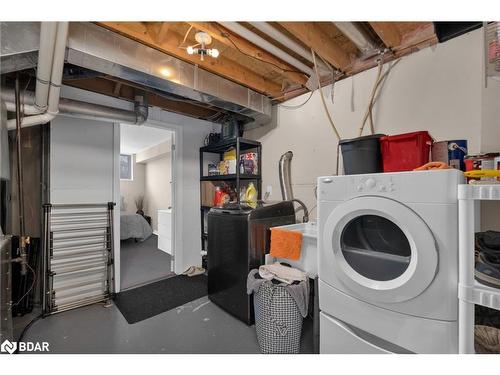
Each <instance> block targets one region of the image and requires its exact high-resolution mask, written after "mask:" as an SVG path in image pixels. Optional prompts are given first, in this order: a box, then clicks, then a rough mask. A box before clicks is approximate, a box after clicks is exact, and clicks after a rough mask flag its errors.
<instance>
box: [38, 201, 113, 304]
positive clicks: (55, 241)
mask: <svg viewBox="0 0 500 375" xmlns="http://www.w3.org/2000/svg"><path fill="white" fill-rule="evenodd" d="M113 208H114V203H112V202H110V203H104V204H57V205H51V204H46V205H44V239H43V248H44V257H43V262H44V264H43V267H44V269H45V271H46V272H45V278H44V279H43V306H44V313H45V314H53V313H57V312H61V311H65V310H69V309H73V308H77V307H81V306H85V305H89V304H93V303H97V302H102V301H107V300H108V299H109V298H111V297H112V283H113V249H114V246H113Z"/></svg>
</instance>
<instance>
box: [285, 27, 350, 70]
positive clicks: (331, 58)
mask: <svg viewBox="0 0 500 375" xmlns="http://www.w3.org/2000/svg"><path fill="white" fill-rule="evenodd" d="M279 24H280V25H281V26H283V27H284V28H285V29H286V30H287V31H288V32H289V33H291V34H292V35H294V36H295V37H296V38H297V39H299V40H300V41H301V42H302V43H304V44H305V45H306V46H308V47H309V48H311V49H313V50H314V52H316V53H317V54H318V55H320V56H321V57H323V58H324V59H325V60H326V61H328V62H329V63H330V64H332V65H333V66H334V67H336V68H338V69H340V70H345V69H346V68H347V67H348V66H349V65H350V63H351V59H350V58H349V55H348V53H347V52H346V51H344V50H343V49H342V47H341V46H340V45H339V44H338V43H337V42H335V41H334V40H332V39H331V38H330V37H329V36H328V35H327V34H326V33H325V32H324V31H323V30H322V29H321V28H320V27H319V25H317V24H316V23H314V22H280V23H279Z"/></svg>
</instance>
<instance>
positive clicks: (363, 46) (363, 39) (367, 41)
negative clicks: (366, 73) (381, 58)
mask: <svg viewBox="0 0 500 375" xmlns="http://www.w3.org/2000/svg"><path fill="white" fill-rule="evenodd" d="M333 24H334V25H335V26H336V27H337V28H338V29H339V30H340V31H341V32H342V34H344V35H345V36H346V37H347V38H348V39H349V40H350V41H351V42H353V43H354V44H355V45H356V47H358V49H359V50H360V51H361V52H362V54H363V55H370V54H375V53H376V52H377V51H378V49H379V46H377V45H376V44H375V42H374V41H373V40H372V38H370V36H369V35H368V34H367V33H366V32H365V30H363V28H361V27H360V26H358V25H356V24H355V23H354V22H333Z"/></svg>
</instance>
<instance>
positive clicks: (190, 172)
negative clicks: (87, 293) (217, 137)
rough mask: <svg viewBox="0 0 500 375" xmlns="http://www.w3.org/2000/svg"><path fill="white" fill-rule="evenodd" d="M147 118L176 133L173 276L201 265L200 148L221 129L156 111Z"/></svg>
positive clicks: (207, 123)
mask: <svg viewBox="0 0 500 375" xmlns="http://www.w3.org/2000/svg"><path fill="white" fill-rule="evenodd" d="M149 118H150V120H149V121H148V124H154V125H155V126H157V127H163V128H166V129H170V130H174V131H175V132H176V133H175V136H174V144H175V152H174V154H173V171H172V175H173V176H174V177H173V178H174V180H175V181H174V182H175V184H174V186H173V188H174V189H173V192H172V196H173V199H172V202H173V204H172V213H173V217H174V222H175V230H174V233H175V235H174V251H175V259H174V266H175V272H176V273H181V272H183V271H184V270H186V269H187V268H188V267H189V266H190V265H198V266H199V265H201V256H200V250H201V238H200V234H201V227H200V226H201V223H200V171H199V168H200V164H199V148H200V147H201V146H203V140H204V139H205V137H206V136H207V135H208V134H209V133H210V132H211V131H220V126H219V125H217V124H212V123H209V122H207V121H201V120H194V119H191V118H189V117H186V116H182V115H177V114H175V113H170V112H166V111H162V110H159V109H157V108H156V109H153V110H152V111H150V117H149ZM178 249H182V250H181V251H179V250H178Z"/></svg>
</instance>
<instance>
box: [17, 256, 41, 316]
mask: <svg viewBox="0 0 500 375" xmlns="http://www.w3.org/2000/svg"><path fill="white" fill-rule="evenodd" d="M26 267H28V268H29V269H30V271H31V272H32V273H33V282H32V283H31V286H30V288H29V289H28V291H27V292H26V293H24V295H23V296H22V297H21V298H19V300H18V301H17V302H16V303H14V304H12V306H17V305H19V304H20V303H21V301H22V300H23V299H24V298H25V297H26V296H27V295H28V294H29V293H30V292H31V291H32V290H33V288H34V287H35V284H36V279H37V278H36V272H35V270H34V269H33V268H32V267H31V266H30V265H29V264H28V263H26Z"/></svg>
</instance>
